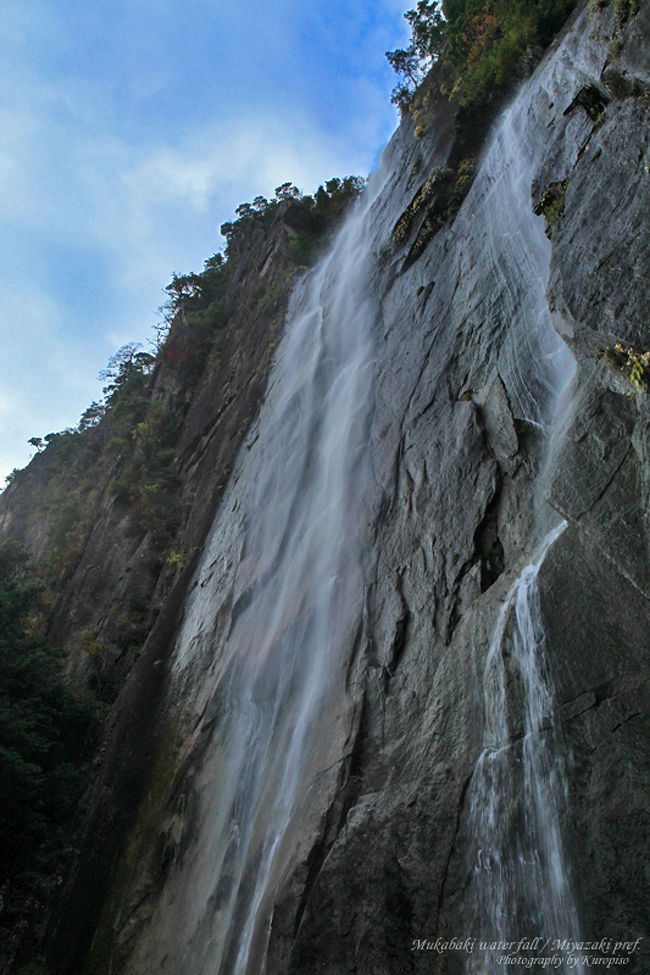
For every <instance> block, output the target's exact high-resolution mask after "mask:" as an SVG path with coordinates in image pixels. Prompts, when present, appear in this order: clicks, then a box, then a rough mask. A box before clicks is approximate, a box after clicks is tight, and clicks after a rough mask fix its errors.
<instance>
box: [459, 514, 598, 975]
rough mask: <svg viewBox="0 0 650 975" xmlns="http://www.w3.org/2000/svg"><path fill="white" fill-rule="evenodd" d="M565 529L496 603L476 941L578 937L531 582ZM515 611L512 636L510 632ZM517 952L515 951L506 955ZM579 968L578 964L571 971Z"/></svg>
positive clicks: (561, 764) (473, 829)
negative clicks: (563, 841)
mask: <svg viewBox="0 0 650 975" xmlns="http://www.w3.org/2000/svg"><path fill="white" fill-rule="evenodd" d="M565 527H566V523H565V522H562V523H561V524H560V525H559V526H557V527H555V528H554V529H552V530H551V531H550V532H549V533H548V534H547V536H546V538H545V539H544V541H543V542H542V544H541V546H540V548H539V550H538V552H537V553H536V556H535V558H534V560H533V561H532V562H531V563H529V564H528V565H527V566H526V567H525V568H524V569H523V571H522V572H521V574H520V575H519V577H518V579H517V580H516V581H515V583H514V584H513V586H512V587H511V589H510V591H509V593H508V595H507V598H506V600H505V602H504V604H503V606H502V607H501V611H500V613H499V617H498V620H497V624H496V627H495V632H494V637H493V640H492V644H491V646H490V649H489V652H488V655H487V659H486V663H485V672H484V681H483V692H484V701H485V714H486V738H487V741H486V745H485V748H484V750H483V752H482V753H481V755H480V758H479V760H478V763H477V766H476V769H475V772H474V776H473V779H472V783H471V786H470V793H469V818H470V829H469V835H470V850H469V856H470V859H471V862H472V863H473V864H474V871H473V877H472V885H471V897H470V900H469V908H470V911H471V912H472V913H471V929H472V931H473V934H474V935H475V936H476V938H477V940H482V941H484V942H513V940H514V941H515V943H518V942H519V941H520V940H521V938H522V936H528V940H529V942H531V943H532V942H533V939H534V938H539V939H540V941H539V942H538V943H536V944H535V947H534V948H533V949H531V948H530V947H528V946H522V948H521V949H520V953H521V957H523V958H526V957H530V954H529V952H530V951H531V950H532V951H533V954H536V955H538V956H539V955H541V956H543V955H544V954H545V953H546V952H548V954H549V956H552V955H554V954H555V955H556V956H557V957H562V952H558V951H557V950H556V949H553V948H552V947H551V949H550V950H549V949H548V946H549V945H551V946H552V945H553V942H554V941H555V940H556V939H558V940H562V939H571V940H573V941H577V940H578V918H577V913H576V908H575V903H574V899H573V894H572V890H571V884H570V881H569V877H568V869H567V865H566V862H565V855H564V850H563V843H562V835H561V829H560V819H561V815H562V811H563V807H564V804H565V802H566V787H565V781H566V756H565V753H564V749H563V743H562V741H561V738H560V736H559V734H558V732H557V730H556V729H555V727H554V725H553V717H552V711H553V692H552V685H551V682H550V678H549V674H548V669H547V663H546V659H545V655H544V643H545V641H544V626H543V621H542V618H541V611H540V601H539V591H538V587H537V578H538V574H539V570H540V568H541V566H542V564H543V562H544V558H545V556H546V554H547V552H548V551H549V549H550V548H551V546H552V544H553V543H554V542H555V540H556V539H557V538H558V537H559V535H560V534H561V533H562V531H564V529H565ZM513 610H514V624H513V632H512V639H511V641H510V642H509V643H507V642H506V629H507V626H508V622H509V620H510V618H511V616H512V614H513ZM512 950H513V952H514V953H516V949H512ZM495 958H496V955H495V952H494V950H490V949H485V950H480V948H479V949H477V951H476V952H475V953H473V954H472V955H471V957H470V960H469V962H468V970H469V971H470V972H472V973H476V975H479V973H480V975H486V973H488V972H490V971H495V972H496V971H498V970H500V969H499V967H498V965H497V963H496V960H495ZM575 970H576V971H577V972H582V971H583V970H584V969H583V967H582V963H581V962H580V963H578V967H576V968H575Z"/></svg>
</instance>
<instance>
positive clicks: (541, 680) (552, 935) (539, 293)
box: [466, 79, 584, 975]
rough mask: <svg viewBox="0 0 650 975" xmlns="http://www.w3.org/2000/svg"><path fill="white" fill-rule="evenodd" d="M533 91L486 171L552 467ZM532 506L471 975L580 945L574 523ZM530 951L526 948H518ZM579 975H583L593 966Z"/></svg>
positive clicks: (495, 660)
mask: <svg viewBox="0 0 650 975" xmlns="http://www.w3.org/2000/svg"><path fill="white" fill-rule="evenodd" d="M535 85H536V82H535V79H532V80H531V82H529V83H528V84H527V85H526V86H525V87H524V89H523V90H522V92H521V93H520V95H519V96H518V98H517V99H516V101H515V102H514V103H513V105H512V106H511V107H510V108H509V109H508V110H507V111H506V112H505V113H504V116H503V118H502V122H501V124H500V126H499V127H498V129H497V131H496V133H495V136H494V138H493V140H492V142H491V144H490V146H489V148H488V151H487V153H486V158H485V161H484V166H483V171H484V173H485V177H486V179H487V180H488V187H487V189H486V190H485V191H484V192H485V199H486V209H487V216H488V219H487V226H488V228H489V240H488V245H489V248H490V254H491V258H490V259H491V262H492V265H493V268H494V277H495V280H496V282H497V284H496V286H497V287H499V288H500V289H501V292H502V294H503V296H504V298H503V307H505V309H506V311H507V312H508V313H509V314H510V316H511V327H510V328H509V330H508V331H507V332H506V335H505V341H504V344H503V347H502V351H501V354H500V361H499V367H500V372H501V374H502V375H503V376H504V381H505V382H506V385H507V387H508V391H509V395H510V398H511V402H512V404H513V408H514V411H515V412H516V414H517V415H518V416H519V417H520V418H522V419H524V420H526V421H527V423H528V424H530V425H532V426H533V427H535V428H536V429H537V430H538V431H539V434H540V438H541V439H540V443H541V453H542V454H543V455H545V454H547V453H548V450H549V445H550V443H551V442H552V441H555V440H557V439H558V437H560V436H561V429H562V426H563V418H564V416H565V414H566V412H567V410H569V409H570V406H571V403H570V396H569V388H570V385H571V380H572V378H573V375H574V373H575V360H574V359H573V356H572V355H571V353H570V352H569V349H568V348H567V347H566V345H565V344H564V343H563V342H562V341H561V339H560V338H559V336H558V335H557V333H556V332H555V330H554V329H553V326H552V322H551V318H550V314H549V310H548V307H547V302H546V287H547V284H548V275H549V262H550V244H549V241H548V240H547V239H546V237H545V235H544V233H543V229H542V226H541V221H540V220H536V219H535V217H534V216H533V214H532V209H531V205H530V187H531V183H532V180H533V176H534V173H535V171H536V168H537V166H538V165H539V159H540V154H541V152H543V143H542V142H541V140H540V133H539V132H538V131H535V129H533V130H532V131H531V130H530V124H531V117H532V118H533V119H534V121H535V124H537V126H539V120H538V119H536V118H535V113H534V112H531V101H532V98H533V97H534V94H535ZM490 183H491V184H492V185H491V186H490V185H489V184H490ZM513 279H514V280H516V284H515V285H514V286H513V283H512V282H513ZM540 480H542V478H540ZM538 483H539V482H538ZM535 500H536V511H535V521H536V524H537V526H538V530H539V531H541V532H545V533H546V534H545V537H544V538H543V540H542V542H541V543H540V544H539V546H538V547H537V549H536V551H535V553H534V555H533V558H532V560H531V561H530V562H529V563H528V564H527V565H526V566H525V567H524V568H523V570H522V571H521V573H520V575H519V576H518V578H517V579H516V581H515V582H514V583H513V585H512V586H511V588H510V590H509V591H508V593H507V595H506V598H505V600H504V602H503V604H502V606H501V609H500V611H499V614H498V617H497V621H496V625H495V629H494V633H493V637H492V641H491V644H490V647H489V649H488V653H487V657H486V659H485V667H484V674H483V687H482V691H483V705H484V712H485V727H484V749H483V751H482V753H481V754H480V757H479V759H478V762H477V764H476V767H475V770H474V773H473V776H472V779H471V782H470V785H469V788H468V793H467V800H466V802H467V809H468V836H469V848H468V850H467V861H468V863H469V870H470V883H469V889H468V898H467V912H468V918H467V919H468V930H470V931H471V932H472V936H473V937H475V938H476V944H477V947H476V950H475V951H474V952H473V953H472V954H470V955H469V956H468V958H467V961H466V969H467V971H468V973H470V975H488V973H490V972H494V973H497V972H500V971H502V968H503V965H502V964H500V963H499V961H497V958H498V955H499V952H498V951H495V950H494V945H495V943H501V944H502V945H503V943H506V942H509V943H510V944H511V945H512V943H513V942H514V947H512V948H511V949H510V953H511V954H512V955H514V956H518V957H519V958H520V959H521V960H526V959H530V958H531V957H537V958H540V960H541V958H542V957H544V956H545V955H550V956H553V955H554V954H555V955H556V956H557V957H564V956H563V955H562V952H558V951H554V950H553V948H552V945H553V942H554V941H556V939H559V940H561V939H563V938H570V939H573V940H577V938H578V931H579V925H578V918H577V911H576V907H575V902H574V897H573V893H572V886H571V882H570V879H569V870H568V866H567V862H566V859H565V853H564V849H563V839H562V832H561V818H562V814H563V811H564V808H565V805H566V798H567V797H566V774H567V764H568V756H567V755H566V748H565V746H564V743H563V742H562V739H561V735H560V733H559V731H558V729H557V728H556V727H555V724H554V720H553V708H554V694H553V684H552V679H551V676H550V673H549V668H548V662H547V660H546V656H545V636H544V623H543V620H542V616H541V609H540V598H539V590H538V575H539V571H540V568H541V566H542V564H543V562H544V559H545V557H546V555H547V553H548V552H549V550H550V549H551V547H552V545H553V544H554V542H555V541H556V540H557V539H558V537H559V536H560V534H561V533H562V531H563V530H564V529H565V527H566V523H565V522H562V523H561V524H559V525H558V524H557V516H556V515H555V514H554V512H552V511H550V509H549V507H548V505H547V504H546V502H545V501H544V500H543V499H542V498H541V497H540V496H539V492H536V498H535ZM554 522H555V524H554V525H553V523H554ZM549 524H551V525H553V527H551V528H550V529H549V527H548V526H549ZM513 617H514V618H513ZM510 627H511V636H508V633H509V629H510ZM522 938H523V939H524V942H525V941H526V939H527V941H528V944H526V943H524V944H523V945H521V946H520V947H518V946H519V944H520V942H521V940H522ZM534 939H539V940H538V941H535V940H534ZM480 942H483V948H481V945H480ZM490 943H491V944H492V947H491V948H490V947H487V946H488V945H490ZM503 954H504V951H503V948H502V949H501V956H503ZM505 954H508V951H505ZM501 961H502V957H501ZM575 970H576V971H577V972H579V973H580V972H582V971H583V970H584V969H583V967H582V964H581V963H578V967H577V968H575Z"/></svg>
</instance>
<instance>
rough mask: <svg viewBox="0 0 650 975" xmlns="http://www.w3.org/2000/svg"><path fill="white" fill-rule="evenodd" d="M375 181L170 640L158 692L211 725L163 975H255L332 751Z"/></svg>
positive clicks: (369, 382)
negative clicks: (174, 934) (313, 789)
mask: <svg viewBox="0 0 650 975" xmlns="http://www.w3.org/2000/svg"><path fill="white" fill-rule="evenodd" d="M381 178H382V177H381V174H380V173H379V174H376V175H375V176H374V177H373V180H374V187H373V186H372V185H371V186H370V187H369V189H368V190H367V191H366V193H365V194H364V197H363V198H362V200H361V201H359V203H358V204H357V209H356V211H355V212H354V213H353V214H352V215H351V216H349V217H348V219H347V221H346V223H345V225H344V227H343V229H342V231H341V232H340V233H339V235H338V237H337V241H336V244H335V246H334V247H333V249H332V251H331V252H330V254H329V256H328V257H326V258H325V259H324V260H323V261H321V263H320V264H319V265H318V267H317V268H316V269H315V270H314V271H312V272H311V273H310V274H309V275H307V276H306V278H305V279H304V280H303V281H302V282H301V283H300V284H299V286H298V288H297V290H296V292H295V293H294V295H293V297H292V301H291V307H290V311H289V315H288V319H287V332H286V335H285V337H284V339H283V341H282V343H281V346H280V348H279V351H278V357H277V361H276V363H275V367H274V371H273V375H272V380H271V383H270V387H269V390H268V393H267V397H266V400H265V403H264V406H263V409H262V413H261V416H260V419H259V422H258V425H257V427H256V429H254V431H253V432H252V433H251V434H250V436H249V440H248V445H247V447H248V449H245V450H243V451H242V454H241V455H240V459H239V464H238V468H237V469H236V470H235V472H234V476H233V478H232V481H231V484H230V486H229V488H228V491H227V493H226V496H225V498H224V500H223V503H222V506H221V514H220V516H219V517H218V518H217V521H216V524H215V526H214V528H213V531H212V534H211V537H210V539H209V541H208V543H207V546H206V552H205V554H204V557H203V560H202V567H201V569H200V572H199V575H198V577H197V579H196V582H195V585H194V589H193V592H192V595H191V598H190V600H189V603H188V608H187V609H186V615H185V620H184V624H183V627H182V630H181V633H180V636H179V639H178V642H177V647H176V651H175V658H174V673H173V680H172V689H173V693H174V694H175V695H176V697H177V699H179V700H182V701H183V704H184V705H185V706H186V703H187V699H188V694H189V695H190V697H191V695H192V693H194V695H195V704H194V708H195V711H196V713H197V714H198V715H201V714H202V715H203V718H204V721H205V717H206V716H209V717H210V718H211V719H212V720H213V730H212V731H211V732H210V734H211V735H212V740H211V742H210V745H209V748H210V762H209V763H204V767H203V769H202V772H201V778H200V782H199V783H197V788H196V792H197V794H198V795H199V796H200V797H201V810H200V823H199V825H198V829H197V830H196V832H197V835H199V836H200V837H201V841H200V846H199V847H197V848H194V849H192V848H191V849H190V851H188V853H187V855H186V862H185V863H184V866H183V871H182V874H183V877H182V880H181V881H180V883H181V885H182V887H181V889H179V890H178V891H177V893H176V897H175V900H176V902H177V904H178V910H179V915H180V916H182V926H183V934H182V935H180V936H178V943H176V944H173V946H172V947H171V950H170V952H169V954H168V956H167V958H166V959H165V963H164V964H165V967H164V969H163V970H164V971H170V972H171V971H173V972H174V973H175V975H177V973H196V972H205V973H210V975H217V973H226V972H227V973H228V975H231V973H235V975H237V973H245V972H249V973H251V972H255V973H256V975H258V973H259V971H260V965H261V964H262V959H263V957H264V953H265V947H266V941H267V939H268V931H269V923H270V912H271V909H272V906H273V901H274V896H275V895H276V894H277V890H278V885H279V884H280V882H281V880H282V877H283V872H284V871H286V869H287V865H288V863H289V861H291V858H292V857H293V856H294V854H295V851H294V849H293V844H292V842H291V837H292V834H293V833H295V832H298V833H299V832H300V830H298V829H297V822H298V821H300V823H301V826H302V827H303V828H304V826H305V822H306V823H307V827H308V828H309V822H310V820H309V817H310V815H312V814H313V812H312V813H311V814H310V806H309V796H308V794H307V791H308V788H309V786H310V784H311V783H312V782H313V781H314V779H315V777H316V776H318V775H319V773H321V772H322V771H323V769H325V770H327V769H328V766H332V765H333V764H334V765H336V763H337V762H340V760H341V752H342V750H343V748H342V746H343V744H344V741H343V736H344V734H345V708H346V703H345V702H346V691H345V681H346V663H347V658H348V656H349V653H350V651H351V646H352V643H353V640H354V632H353V628H354V626H355V622H356V620H357V619H358V616H359V606H360V601H361V600H362V598H363V584H362V579H361V574H360V568H359V537H360V534H361V533H362V532H363V530H364V526H365V519H364V513H363V500H364V496H365V485H366V483H367V478H368V470H367V467H368V464H367V460H366V447H367V440H368V428H369V423H370V419H371V416H372V408H373V369H372V358H373V343H374V337H375V331H376V329H375V328H374V326H375V322H376V320H377V315H378V313H377V306H376V302H377V299H376V296H375V295H376V290H377V289H376V288H374V289H373V287H372V282H371V267H372V264H371V255H372V247H371V243H372V239H373V235H374V234H377V232H378V230H379V229H380V224H381V222H382V221H381V220H377V216H376V214H375V213H373V212H372V211H373V201H374V199H375V197H376V192H377V190H378V189H379V188H380V183H381ZM198 674H201V677H200V680H195V675H198ZM316 814H317V815H322V810H318V811H317V813H316ZM316 814H314V815H316ZM293 825H295V826H296V830H293V829H292V826H293ZM170 940H175V939H174V938H172V939H170Z"/></svg>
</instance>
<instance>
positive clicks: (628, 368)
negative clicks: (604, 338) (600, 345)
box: [599, 343, 650, 393]
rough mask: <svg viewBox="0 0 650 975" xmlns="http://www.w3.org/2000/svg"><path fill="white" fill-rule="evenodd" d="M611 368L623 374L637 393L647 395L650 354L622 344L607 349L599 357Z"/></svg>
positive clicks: (649, 377)
mask: <svg viewBox="0 0 650 975" xmlns="http://www.w3.org/2000/svg"><path fill="white" fill-rule="evenodd" d="M599 358H601V359H603V360H604V361H605V362H606V363H607V364H608V365H609V366H610V367H611V368H613V369H616V370H617V371H618V372H622V373H623V375H624V376H625V377H626V379H627V380H628V382H629V383H630V385H631V386H632V388H633V391H636V392H637V393H647V392H648V387H649V386H650V352H637V350H636V349H633V348H632V346H630V345H628V346H624V345H621V343H618V344H617V345H615V346H613V348H608V349H605V350H604V351H603V352H602V353H601V354H600V356H599Z"/></svg>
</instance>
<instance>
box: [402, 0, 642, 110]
mask: <svg viewBox="0 0 650 975" xmlns="http://www.w3.org/2000/svg"><path fill="white" fill-rule="evenodd" d="M619 2H624V3H629V2H633V0H619ZM574 6H575V0H443V2H442V3H438V2H435V0H434V2H432V3H427V2H426V0H419V2H418V4H417V6H416V7H415V9H414V10H409V11H408V12H407V13H406V14H405V17H406V19H407V20H408V22H409V24H410V26H411V41H410V44H409V45H408V47H407V48H405V49H398V50H396V51H389V52H387V57H388V60H389V61H390V63H391V65H392V67H393V68H394V69H395V71H396V72H397V73H398V75H400V76H401V77H402V78H403V80H402V81H401V82H400V83H399V84H398V86H397V87H396V88H395V90H394V92H393V101H394V102H395V103H396V104H397V105H398V106H399V107H400V109H401V110H402V111H405V110H406V109H410V108H411V107H412V105H413V95H414V93H415V91H416V89H417V88H418V87H419V85H420V84H421V82H422V80H423V79H424V77H425V75H426V74H427V72H428V70H429V69H430V68H431V66H432V65H433V63H434V62H436V61H444V62H445V63H446V64H447V65H449V66H450V67H453V69H454V71H455V76H456V80H455V84H454V85H453V88H452V92H451V93H452V95H455V96H457V97H458V98H459V100H460V102H461V104H470V103H476V102H479V103H480V102H490V101H492V100H494V99H495V98H496V97H498V96H499V95H500V94H501V93H503V92H504V91H505V90H506V89H507V88H508V87H509V86H510V85H511V84H512V82H513V81H515V80H517V79H518V78H520V77H523V76H524V75H525V74H527V73H529V71H530V70H532V68H533V67H534V65H535V63H536V61H537V60H538V59H539V57H540V55H541V52H542V50H543V48H544V47H545V46H546V45H547V44H548V43H549V41H550V40H551V39H552V37H553V35H554V33H555V32H556V31H557V30H558V28H559V27H560V26H561V25H562V23H563V21H564V20H565V19H566V17H567V16H568V14H569V13H570V12H571V10H572V9H573V7H574Z"/></svg>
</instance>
